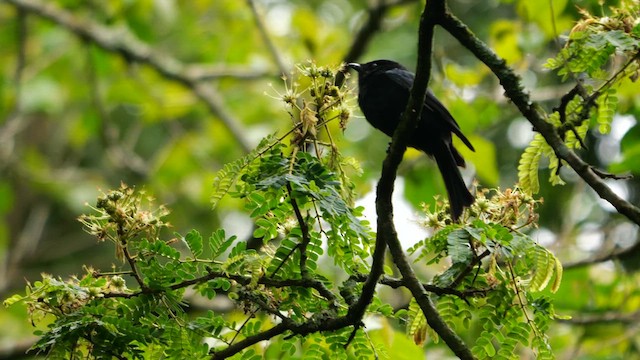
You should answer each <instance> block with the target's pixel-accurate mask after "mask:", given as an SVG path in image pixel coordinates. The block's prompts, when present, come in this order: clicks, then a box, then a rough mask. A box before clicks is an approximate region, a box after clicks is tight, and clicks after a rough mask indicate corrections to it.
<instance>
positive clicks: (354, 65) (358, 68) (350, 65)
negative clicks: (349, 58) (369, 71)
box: [347, 63, 362, 72]
mask: <svg viewBox="0 0 640 360" xmlns="http://www.w3.org/2000/svg"><path fill="white" fill-rule="evenodd" d="M347 67H350V68H352V69H353V70H355V71H357V72H360V70H362V66H361V65H360V64H358V63H348V64H347Z"/></svg>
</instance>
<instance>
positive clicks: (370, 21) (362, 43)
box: [335, 0, 416, 86]
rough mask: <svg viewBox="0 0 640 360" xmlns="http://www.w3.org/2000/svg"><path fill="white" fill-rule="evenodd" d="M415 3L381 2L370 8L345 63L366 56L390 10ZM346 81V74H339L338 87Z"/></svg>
mask: <svg viewBox="0 0 640 360" xmlns="http://www.w3.org/2000/svg"><path fill="white" fill-rule="evenodd" d="M415 2H416V0H396V1H388V0H379V1H378V2H377V4H376V5H375V6H371V7H369V8H368V9H367V20H366V22H365V23H364V24H362V26H361V27H360V29H359V30H358V32H357V33H356V34H355V36H354V37H353V41H352V42H351V45H350V46H349V51H347V53H346V54H345V55H344V57H343V58H342V61H343V62H345V63H350V62H354V61H356V60H357V59H358V58H359V57H360V56H361V55H362V54H364V52H365V50H367V46H368V45H369V43H370V42H371V39H373V36H374V35H375V34H376V33H377V32H378V31H380V28H381V26H382V20H383V19H384V16H385V15H386V14H387V12H388V11H389V9H392V8H394V7H396V6H401V5H406V4H410V3H415ZM344 79H345V78H344V74H343V73H338V74H337V75H336V81H335V82H336V85H337V86H341V85H342V83H343V82H344Z"/></svg>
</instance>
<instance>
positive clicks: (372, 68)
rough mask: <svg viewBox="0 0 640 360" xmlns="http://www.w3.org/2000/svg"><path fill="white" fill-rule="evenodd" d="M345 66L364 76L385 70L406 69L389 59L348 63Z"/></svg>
mask: <svg viewBox="0 0 640 360" xmlns="http://www.w3.org/2000/svg"><path fill="white" fill-rule="evenodd" d="M347 66H348V67H350V68H351V69H353V70H355V71H357V72H358V74H359V75H360V76H361V77H366V76H367V75H369V74H373V73H377V72H385V71H389V70H393V69H402V70H406V68H405V67H404V66H402V65H400V64H398V63H397V62H395V61H391V60H374V61H370V62H368V63H364V64H359V63H348V64H347Z"/></svg>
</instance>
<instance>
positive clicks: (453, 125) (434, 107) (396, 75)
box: [385, 69, 475, 151]
mask: <svg viewBox="0 0 640 360" xmlns="http://www.w3.org/2000/svg"><path fill="white" fill-rule="evenodd" d="M385 74H387V75H388V76H389V78H390V79H391V80H393V81H394V82H395V83H396V84H398V85H400V86H401V87H402V88H405V89H407V91H409V89H411V86H413V79H414V75H413V73H412V72H410V71H408V70H404V69H391V70H387V71H386V72H385ZM424 105H425V107H426V108H427V110H429V111H430V112H432V113H435V114H438V115H440V118H441V119H443V120H444V121H445V122H446V125H447V127H448V128H449V130H451V132H453V133H454V134H456V136H458V137H459V138H460V140H462V142H463V143H464V144H465V145H467V147H468V148H469V149H471V150H473V151H475V149H474V148H473V145H471V142H470V141H469V139H467V137H466V136H464V134H463V133H462V130H461V129H460V125H458V123H457V122H456V120H455V119H454V118H453V116H452V115H451V113H449V110H447V108H446V107H445V106H444V105H443V104H442V103H441V102H440V101H439V100H438V99H437V98H436V97H435V96H434V95H433V93H432V92H431V91H430V90H427V98H426V99H425V102H424Z"/></svg>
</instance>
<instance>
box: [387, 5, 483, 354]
mask: <svg viewBox="0 0 640 360" xmlns="http://www.w3.org/2000/svg"><path fill="white" fill-rule="evenodd" d="M444 13H445V3H444V0H429V1H427V4H426V5H425V8H424V11H423V12H422V16H421V19H420V29H419V34H418V35H419V36H418V62H417V71H416V77H415V80H414V82H413V86H412V88H411V94H410V97H409V102H408V104H407V108H406V110H405V111H404V113H403V116H402V119H401V120H400V123H399V124H398V127H397V129H396V131H395V133H394V134H393V139H392V140H391V146H390V148H389V153H388V154H387V157H386V158H385V160H384V162H383V164H382V175H381V177H380V181H379V182H378V187H377V194H376V195H377V197H376V212H377V214H378V231H377V239H376V245H378V243H379V242H381V241H384V243H386V244H387V245H388V246H389V250H390V252H391V255H392V257H393V260H394V263H395V264H396V266H397V267H398V270H400V273H401V274H402V277H403V280H404V281H406V286H407V288H408V289H409V290H410V291H411V294H412V295H413V296H414V298H415V299H416V302H417V303H418V305H419V306H420V308H421V309H422V312H423V313H424V315H425V318H426V319H427V323H428V324H429V326H430V327H431V328H432V329H433V330H434V331H435V332H437V333H438V335H440V337H441V338H442V339H443V340H444V342H445V343H446V344H447V345H448V346H449V348H450V349H451V350H452V351H453V352H454V353H455V354H456V355H457V356H458V357H459V358H461V359H473V355H472V354H471V350H470V349H469V348H468V347H467V346H466V345H465V343H464V342H463V341H462V339H461V338H460V337H459V336H458V335H457V334H456V333H455V332H454V331H453V330H452V329H451V328H450V327H449V326H448V325H447V324H446V323H445V322H444V320H443V319H442V317H441V316H440V314H439V313H438V311H437V310H436V308H435V305H434V304H433V302H432V301H431V298H430V297H429V294H428V293H427V292H426V291H425V289H424V287H423V286H422V284H421V283H420V281H419V280H418V278H417V277H416V274H415V272H414V271H413V268H412V267H411V264H410V263H409V260H408V259H407V257H406V255H405V253H404V250H403V249H402V245H401V244H400V241H399V240H398V234H397V232H396V229H395V226H394V223H393V205H392V202H391V197H392V194H393V189H394V182H395V179H396V173H397V170H398V166H399V165H400V162H401V161H402V156H403V155H404V152H405V150H406V148H407V146H406V144H407V142H408V139H409V136H410V135H411V132H412V131H413V129H415V127H416V125H417V123H418V119H419V118H420V114H421V112H422V108H423V104H424V100H425V98H426V95H427V85H428V83H429V76H430V71H431V51H432V41H433V33H434V27H435V25H436V22H437V19H438V18H439V17H442V16H444Z"/></svg>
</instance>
